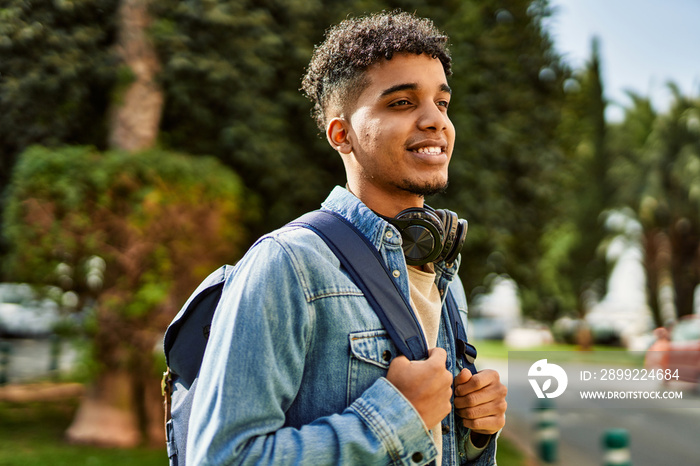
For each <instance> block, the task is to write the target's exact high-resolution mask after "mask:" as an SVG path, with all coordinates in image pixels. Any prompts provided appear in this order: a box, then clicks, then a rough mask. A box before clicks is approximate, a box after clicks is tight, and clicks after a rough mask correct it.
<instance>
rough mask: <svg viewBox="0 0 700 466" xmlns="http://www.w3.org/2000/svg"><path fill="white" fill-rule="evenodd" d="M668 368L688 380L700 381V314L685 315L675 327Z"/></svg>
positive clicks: (670, 344) (680, 378) (670, 342)
mask: <svg viewBox="0 0 700 466" xmlns="http://www.w3.org/2000/svg"><path fill="white" fill-rule="evenodd" d="M669 348H670V351H669V352H668V369H671V371H672V373H675V371H676V369H678V378H679V380H683V381H686V382H700V315H690V316H685V317H683V318H682V319H681V320H679V321H678V323H677V324H676V325H675V326H674V327H673V330H672V331H671V340H670V341H669Z"/></svg>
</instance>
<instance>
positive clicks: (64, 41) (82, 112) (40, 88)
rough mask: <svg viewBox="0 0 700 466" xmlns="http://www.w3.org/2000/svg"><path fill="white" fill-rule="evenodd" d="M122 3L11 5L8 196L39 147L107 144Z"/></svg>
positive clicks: (6, 54) (3, 123)
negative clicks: (26, 157) (29, 152)
mask: <svg viewBox="0 0 700 466" xmlns="http://www.w3.org/2000/svg"><path fill="white" fill-rule="evenodd" d="M117 3H118V1H117V0H62V1H55V2H53V1H47V0H40V1H33V2H27V1H23V0H4V1H3V3H2V6H1V7H0V141H2V144H0V191H1V190H2V187H3V186H4V185H5V184H6V183H7V182H8V180H9V177H10V171H11V169H12V166H13V164H14V161H15V160H16V157H17V155H18V154H19V153H20V152H22V151H23V150H24V149H26V148H27V147H29V146H30V145H32V144H43V145H56V144H92V145H97V146H103V144H104V142H105V140H104V136H105V134H106V118H105V117H106V110H107V106H108V104H109V102H108V98H109V89H110V86H111V85H112V83H113V80H114V76H113V75H114V71H113V70H112V68H113V67H114V65H115V61H114V56H113V54H112V50H111V49H110V46H111V44H112V43H113V41H114V24H113V19H114V11H115V9H116V6H117Z"/></svg>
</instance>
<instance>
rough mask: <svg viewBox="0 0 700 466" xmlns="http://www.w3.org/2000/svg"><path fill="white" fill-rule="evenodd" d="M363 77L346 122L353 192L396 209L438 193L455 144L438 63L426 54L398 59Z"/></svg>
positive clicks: (375, 67)
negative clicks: (390, 202)
mask: <svg viewBox="0 0 700 466" xmlns="http://www.w3.org/2000/svg"><path fill="white" fill-rule="evenodd" d="M366 77H367V78H368V82H369V83H368V85H367V86H366V87H365V88H364V89H363V91H362V92H361V93H360V95H359V96H358V98H357V100H356V101H355V103H354V104H352V103H351V106H352V109H351V113H350V114H349V115H348V116H347V117H346V119H347V122H348V123H349V125H348V139H349V141H350V143H351V146H352V147H351V149H352V154H350V155H351V158H353V160H351V163H350V164H349V167H350V170H349V180H348V181H349V183H350V184H351V189H353V190H354V189H358V190H360V191H361V192H362V193H363V194H364V195H365V197H367V196H368V195H369V196H370V197H371V198H373V199H376V198H378V197H379V198H384V199H387V198H389V199H393V200H394V202H393V204H394V205H397V204H399V203H403V204H404V205H405V204H406V202H407V200H408V199H412V201H409V202H411V203H414V204H415V203H416V202H417V201H416V199H420V198H422V196H425V195H429V194H434V193H436V192H440V191H442V190H443V189H444V188H445V187H446V186H447V167H448V164H449V161H450V157H451V155H452V149H453V147H454V140H455V130H454V126H453V125H452V122H451V121H450V119H449V118H448V116H447V107H448V104H449V102H450V88H449V87H448V85H447V78H446V77H445V72H444V69H443V67H442V63H441V62H440V60H438V59H435V58H431V57H430V56H428V55H425V54H421V55H415V54H399V55H395V56H394V57H393V58H392V59H391V60H382V61H380V62H378V63H375V64H374V65H372V66H370V67H369V68H368V69H367V71H366ZM346 165H347V164H346ZM350 172H352V173H350ZM360 197H361V198H362V196H360ZM421 203H422V199H421ZM394 214H395V213H394Z"/></svg>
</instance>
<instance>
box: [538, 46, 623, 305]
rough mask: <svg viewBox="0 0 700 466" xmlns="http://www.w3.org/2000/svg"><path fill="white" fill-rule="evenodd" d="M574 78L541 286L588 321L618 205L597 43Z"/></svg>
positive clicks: (602, 285) (566, 110)
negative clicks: (609, 216) (611, 213)
mask: <svg viewBox="0 0 700 466" xmlns="http://www.w3.org/2000/svg"><path fill="white" fill-rule="evenodd" d="M574 76H575V77H573V78H572V79H571V80H570V81H569V82H568V83H567V87H568V89H569V92H568V93H567V99H566V102H565V106H564V111H563V117H562V121H561V125H560V127H559V128H558V131H557V138H558V140H559V141H560V144H561V147H562V150H563V152H564V154H565V156H566V159H565V163H562V165H561V167H560V168H561V171H560V173H559V174H558V176H559V180H558V181H559V186H560V193H561V195H560V196H558V198H557V199H556V200H555V205H556V207H557V209H558V215H557V216H556V217H555V218H554V219H553V221H552V222H550V223H549V225H548V227H547V233H546V235H545V236H544V237H543V241H544V243H545V251H546V252H545V254H544V257H543V260H542V262H541V263H540V265H539V268H540V270H541V271H542V273H543V275H542V276H543V278H544V280H543V282H542V284H541V287H542V289H543V291H544V294H545V295H546V296H548V297H549V300H550V301H551V302H553V303H556V308H558V309H562V310H571V311H575V312H576V314H577V315H578V317H583V316H584V314H585V313H586V311H587V309H588V308H589V307H590V306H591V304H592V302H591V300H595V299H596V298H592V296H597V297H598V299H599V298H600V297H601V296H602V295H603V294H604V291H605V280H606V264H605V240H606V236H607V232H606V230H605V227H604V215H605V212H606V211H607V210H608V209H611V208H613V207H615V206H616V199H615V197H614V194H615V189H614V187H613V186H615V185H614V184H613V183H612V180H611V177H610V170H611V166H612V163H613V162H612V155H611V152H610V150H609V148H608V144H609V143H608V134H607V133H608V129H607V123H606V120H605V107H606V105H607V102H606V100H605V97H604V92H603V85H602V77H601V57H600V51H599V42H598V40H597V39H593V41H592V46H591V58H590V60H589V61H588V63H587V64H586V67H585V68H584V69H583V70H581V71H580V72H578V73H574ZM551 317H557V316H556V315H553V316H551Z"/></svg>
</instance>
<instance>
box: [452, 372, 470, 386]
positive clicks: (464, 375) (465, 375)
mask: <svg viewBox="0 0 700 466" xmlns="http://www.w3.org/2000/svg"><path fill="white" fill-rule="evenodd" d="M471 378H472V372H471V371H470V370H469V369H462V370H461V371H460V373H459V374H457V377H455V386H456V385H461V384H464V383H467V382H469V381H470V380H471Z"/></svg>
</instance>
